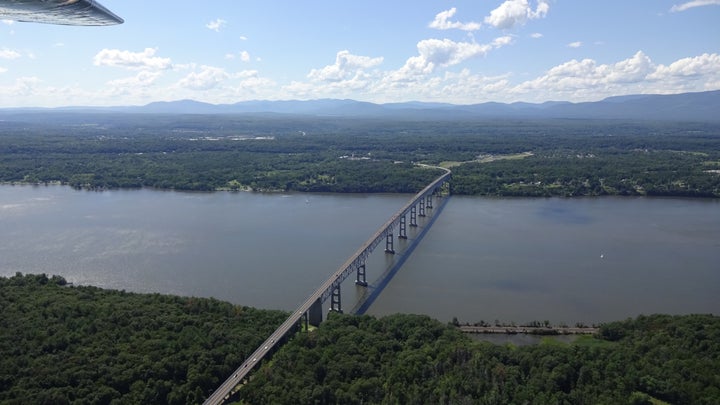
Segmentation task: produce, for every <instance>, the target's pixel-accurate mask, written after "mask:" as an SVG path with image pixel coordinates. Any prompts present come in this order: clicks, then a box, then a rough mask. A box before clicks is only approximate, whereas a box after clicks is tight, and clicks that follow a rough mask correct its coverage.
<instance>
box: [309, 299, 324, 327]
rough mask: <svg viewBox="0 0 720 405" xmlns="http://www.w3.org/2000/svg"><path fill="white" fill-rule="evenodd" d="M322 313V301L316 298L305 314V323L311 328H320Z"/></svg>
mask: <svg viewBox="0 0 720 405" xmlns="http://www.w3.org/2000/svg"><path fill="white" fill-rule="evenodd" d="M322 312H323V311H322V301H320V298H318V299H317V301H315V303H314V304H312V306H311V307H310V309H309V310H308V312H307V313H306V314H305V316H306V318H305V319H306V322H307V323H308V324H310V325H312V326H320V323H321V322H322Z"/></svg>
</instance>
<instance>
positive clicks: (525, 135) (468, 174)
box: [0, 113, 720, 197]
mask: <svg viewBox="0 0 720 405" xmlns="http://www.w3.org/2000/svg"><path fill="white" fill-rule="evenodd" d="M418 163H420V164H425V165H434V166H443V167H448V168H451V169H452V170H453V181H452V185H453V190H452V192H453V193H455V194H470V195H489V196H598V195H635V196H637V195H647V196H687V197H720V125H718V124H712V123H668V122H662V123H656V122H648V121H643V122H637V121H617V120H604V121H592V120H535V121H533V120H515V121H509V120H505V121H492V120H485V121H466V122H452V121H442V122H434V121H408V120H406V121H401V120H379V119H351V118H337V117H334V118H328V117H324V118H323V117H315V118H311V117H292V116H290V117H288V116H254V115H252V116H245V115H228V116H223V115H213V116H204V115H148V114H100V113H96V114H80V113H76V114H69V113H68V114H60V113H56V114H36V115H33V114H29V115H28V114H25V115H19V116H10V117H6V118H5V119H4V120H2V121H0V182H3V183H6V184H7V183H26V184H48V183H61V184H67V185H70V186H72V187H75V188H84V189H96V190H102V189H112V188H138V187H152V188H160V189H175V190H201V191H211V190H231V191H232V190H253V191H302V192H362V193H375V192H398V193H414V192H417V191H419V190H420V189H422V187H423V186H424V185H426V184H427V183H429V182H430V181H431V180H432V179H434V178H435V177H436V176H438V175H439V173H441V172H439V171H438V170H437V169H429V168H427V167H422V166H418V165H417V164H418Z"/></svg>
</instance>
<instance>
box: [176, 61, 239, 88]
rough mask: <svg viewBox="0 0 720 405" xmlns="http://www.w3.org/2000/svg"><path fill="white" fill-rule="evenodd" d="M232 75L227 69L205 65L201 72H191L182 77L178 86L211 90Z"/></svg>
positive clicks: (201, 67)
mask: <svg viewBox="0 0 720 405" xmlns="http://www.w3.org/2000/svg"><path fill="white" fill-rule="evenodd" d="M230 77H231V76H230V74H229V73H227V72H226V71H225V69H222V68H218V67H213V66H206V65H203V66H200V71H199V72H190V73H189V74H188V75H187V76H185V77H184V78H182V79H180V81H179V82H178V86H180V87H183V88H186V89H191V90H209V89H212V88H214V87H216V86H218V85H219V84H220V83H222V82H223V81H225V80H227V79H229V78H230Z"/></svg>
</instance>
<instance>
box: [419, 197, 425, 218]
mask: <svg viewBox="0 0 720 405" xmlns="http://www.w3.org/2000/svg"><path fill="white" fill-rule="evenodd" d="M419 203H420V204H419V205H420V212H419V213H418V215H419V216H421V217H424V216H425V198H424V197H423V198H420V201H419Z"/></svg>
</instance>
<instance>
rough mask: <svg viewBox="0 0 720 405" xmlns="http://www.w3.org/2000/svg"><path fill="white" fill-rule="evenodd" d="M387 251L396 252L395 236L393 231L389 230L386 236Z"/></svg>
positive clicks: (392, 253)
mask: <svg viewBox="0 0 720 405" xmlns="http://www.w3.org/2000/svg"><path fill="white" fill-rule="evenodd" d="M385 253H390V254H391V255H394V254H395V238H394V237H393V234H392V232H389V233H388V234H387V236H386V237H385Z"/></svg>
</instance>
